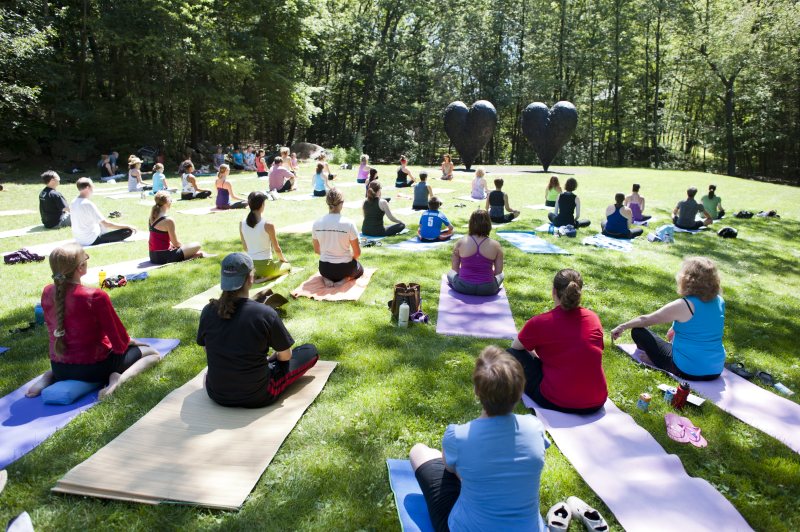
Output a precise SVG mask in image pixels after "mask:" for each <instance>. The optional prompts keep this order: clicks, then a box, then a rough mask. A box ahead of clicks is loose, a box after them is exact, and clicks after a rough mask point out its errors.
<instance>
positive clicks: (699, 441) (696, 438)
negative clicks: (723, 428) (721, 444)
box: [678, 416, 708, 449]
mask: <svg viewBox="0 0 800 532" xmlns="http://www.w3.org/2000/svg"><path fill="white" fill-rule="evenodd" d="M678 423H680V425H681V426H682V427H683V428H684V429H686V436H687V438H688V439H689V443H691V444H692V445H694V446H695V447H699V448H701V449H702V448H703V447H708V441H706V439H705V438H704V437H703V435H702V434H700V427H695V426H694V423H692V421H691V420H690V419H689V418H687V417H682V416H678Z"/></svg>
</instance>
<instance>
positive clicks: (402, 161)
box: [400, 155, 408, 163]
mask: <svg viewBox="0 0 800 532" xmlns="http://www.w3.org/2000/svg"><path fill="white" fill-rule="evenodd" d="M400 162H401V163H407V162H408V159H407V158H406V156H405V155H401V156H400Z"/></svg>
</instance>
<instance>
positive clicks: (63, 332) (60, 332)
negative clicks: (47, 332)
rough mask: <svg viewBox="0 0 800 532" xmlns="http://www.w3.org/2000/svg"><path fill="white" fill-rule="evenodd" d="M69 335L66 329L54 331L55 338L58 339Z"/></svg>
mask: <svg viewBox="0 0 800 532" xmlns="http://www.w3.org/2000/svg"><path fill="white" fill-rule="evenodd" d="M66 334H67V331H66V330H64V329H56V330H55V331H53V336H55V337H56V338H63V337H64V336H65V335H66Z"/></svg>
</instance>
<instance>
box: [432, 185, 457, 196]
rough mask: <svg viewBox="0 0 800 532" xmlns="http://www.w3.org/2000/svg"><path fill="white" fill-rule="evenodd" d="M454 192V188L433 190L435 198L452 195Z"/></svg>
mask: <svg viewBox="0 0 800 532" xmlns="http://www.w3.org/2000/svg"><path fill="white" fill-rule="evenodd" d="M431 188H433V187H431ZM453 192H455V189H452V188H436V189H434V190H433V195H434V196H439V195H441V194H451V193H453Z"/></svg>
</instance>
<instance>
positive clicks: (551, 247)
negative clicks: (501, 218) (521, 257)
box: [497, 231, 570, 255]
mask: <svg viewBox="0 0 800 532" xmlns="http://www.w3.org/2000/svg"><path fill="white" fill-rule="evenodd" d="M497 236H499V237H501V238H502V239H503V240H506V241H507V242H508V243H509V244H511V245H512V246H514V247H515V248H517V249H519V250H520V251H524V252H525V253H536V254H544V255H569V254H570V253H569V251H567V250H565V249H563V248H560V247H558V246H556V245H555V244H553V243H552V242H548V241H547V240H545V239H544V238H542V237H540V236H538V235H537V234H536V233H534V232H532V231H498V232H497Z"/></svg>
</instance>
